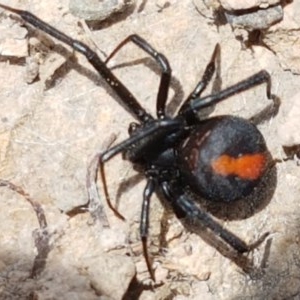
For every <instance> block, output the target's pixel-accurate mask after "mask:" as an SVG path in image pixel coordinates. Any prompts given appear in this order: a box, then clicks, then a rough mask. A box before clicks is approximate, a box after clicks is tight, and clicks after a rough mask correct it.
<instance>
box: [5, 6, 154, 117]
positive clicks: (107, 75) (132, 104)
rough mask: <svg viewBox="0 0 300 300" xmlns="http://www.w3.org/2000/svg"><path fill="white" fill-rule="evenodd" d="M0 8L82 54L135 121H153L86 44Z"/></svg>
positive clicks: (29, 16)
mask: <svg viewBox="0 0 300 300" xmlns="http://www.w3.org/2000/svg"><path fill="white" fill-rule="evenodd" d="M0 7H1V8H3V9H5V10H8V11H10V12H13V13H15V14H17V15H19V16H20V17H21V18H22V19H23V20H24V21H26V22H28V23H29V24H31V25H32V26H34V27H36V28H38V29H40V30H42V31H44V32H46V33H47V34H49V35H50V36H52V37H54V38H56V39H58V40H59V41H61V42H63V43H65V44H67V45H69V46H71V47H72V48H73V49H74V50H76V51H78V52H80V53H82V54H83V55H84V56H85V57H86V58H87V60H88V61H89V62H90V64H91V65H92V66H93V67H94V68H95V69H96V71H97V72H98V73H99V74H100V75H101V76H102V77H103V79H104V80H105V81H106V82H107V84H108V85H109V86H110V88H111V89H112V90H113V91H114V92H115V93H116V94H117V95H118V97H119V100H120V102H121V103H122V105H123V106H124V107H125V108H126V109H127V111H129V112H130V113H131V114H132V115H133V116H134V117H135V118H136V119H137V120H139V121H140V122H142V123H146V122H148V121H149V120H153V117H152V116H151V115H150V114H148V113H147V112H146V111H145V109H144V108H143V107H142V106H141V105H140V104H139V102H138V101H137V99H136V98H135V97H134V96H133V95H132V93H131V92H130V91H129V90H128V89H127V88H126V87H125V86H124V84H123V83H122V82H121V81H120V80H119V79H118V78H117V77H116V76H115V75H114V74H113V73H112V72H111V71H110V70H109V68H107V66H106V64H105V63H104V61H102V60H101V59H100V57H99V56H98V55H97V54H96V53H95V52H94V51H93V50H92V49H90V48H89V47H88V46H87V45H86V44H84V43H82V42H80V41H78V40H75V39H72V38H71V37H69V36H67V35H66V34H64V33H63V32H61V31H59V30H57V29H56V28H54V27H52V26H51V25H49V24H47V23H45V22H44V21H42V20H41V19H39V18H38V17H37V16H35V15H33V14H31V13H30V12H27V11H24V10H19V9H15V8H12V7H9V6H6V5H3V4H0Z"/></svg>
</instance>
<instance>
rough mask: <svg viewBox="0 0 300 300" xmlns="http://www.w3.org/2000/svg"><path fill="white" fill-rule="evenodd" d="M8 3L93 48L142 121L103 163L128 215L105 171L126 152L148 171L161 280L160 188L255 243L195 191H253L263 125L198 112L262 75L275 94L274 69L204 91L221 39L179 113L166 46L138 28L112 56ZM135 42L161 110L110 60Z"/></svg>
mask: <svg viewBox="0 0 300 300" xmlns="http://www.w3.org/2000/svg"><path fill="white" fill-rule="evenodd" d="M0 7H2V8H4V9H6V10H9V11H11V12H13V13H16V14H18V15H20V16H21V17H22V18H23V19H24V20H25V21H27V22H28V23H30V24H31V25H33V26H35V27H37V28H39V29H41V30H42V31H44V32H46V33H48V34H49V35H51V36H53V37H55V38H57V39H58V40H60V41H62V42H64V43H65V44H67V45H69V46H71V47H72V48H73V49H75V50H76V51H78V52H80V53H82V54H83V55H85V56H86V58H87V59H88V61H89V62H90V64H91V65H92V66H93V67H94V68H95V69H96V70H97V72H98V73H99V74H100V75H101V76H102V77H103V78H104V79H105V80H106V82H107V83H108V85H109V86H110V88H111V89H112V90H113V92H114V93H115V94H116V95H117V96H118V97H119V100H120V102H121V103H122V105H123V106H124V107H125V108H126V109H127V110H128V111H129V112H130V113H131V114H132V115H133V117H135V119H136V120H137V121H138V122H136V123H131V124H130V125H129V135H130V137H129V138H128V139H126V140H125V141H123V142H121V143H120V144H118V145H116V146H114V147H112V148H111V149H109V150H107V151H105V152H104V153H102V154H101V155H100V156H99V157H100V158H99V169H100V176H101V180H102V183H103V188H104V193H105V197H106V200H107V202H108V204H109V206H110V208H112V209H113V211H114V212H115V214H117V215H118V216H119V217H120V218H123V216H122V215H121V214H119V213H118V212H117V211H116V210H115V209H114V208H113V206H112V205H111V203H110V199H109V194H108V189H107V184H106V178H105V172H104V165H105V163H106V162H107V161H109V160H110V159H111V158H113V157H114V156H115V155H117V154H120V153H121V154H122V155H123V158H124V159H126V160H129V161H131V162H132V163H133V166H134V168H136V169H138V170H139V171H141V172H143V173H144V174H145V177H146V178H147V184H146V187H145V189H144V194H143V202H142V212H141V223H140V235H141V239H142V244H143V251H144V256H145V260H146V264H147V268H148V270H149V273H150V276H151V278H152V279H153V280H154V272H153V270H152V267H151V263H150V260H149V257H148V251H147V236H148V227H149V207H150V198H151V195H152V194H153V192H154V191H159V192H160V193H162V194H163V195H164V197H165V199H166V200H167V202H168V203H169V204H170V206H171V207H172V208H173V210H174V212H175V214H176V215H177V217H179V218H187V219H189V220H191V221H199V222H200V223H201V224H202V225H204V226H205V227H206V228H208V229H209V230H210V231H212V232H213V233H214V234H215V235H216V236H217V237H218V238H219V239H221V240H223V241H224V242H225V243H226V244H228V245H230V246H231V247H232V248H233V249H235V250H236V251H237V252H239V253H243V252H247V251H249V250H251V249H252V248H253V247H251V246H248V245H247V244H246V243H245V242H243V241H242V240H241V239H239V238H238V237H237V236H236V235H234V234H233V233H231V232H229V231H228V230H226V229H224V228H223V227H222V226H221V225H220V224H218V223H217V222H216V221H214V219H213V218H212V217H211V216H210V215H209V214H208V213H206V212H204V211H202V210H201V209H200V208H199V206H198V205H197V204H195V202H194V200H193V199H192V198H191V196H190V193H189V191H192V192H193V193H195V194H196V195H198V196H200V197H203V198H205V199H208V200H211V201H215V202H232V201H234V200H237V199H241V198H243V197H245V196H247V195H249V194H251V193H252V192H253V190H254V188H255V187H256V186H257V185H258V183H259V182H260V181H261V180H262V178H263V176H264V175H265V173H266V171H267V170H268V168H269V166H270V155H269V152H268V150H267V147H266V144H265V141H264V138H263V136H262V135H261V133H260V132H259V131H258V129H257V128H256V126H255V125H253V124H252V123H251V122H249V121H248V120H245V119H242V118H238V117H234V116H218V117H213V118H208V119H204V120H202V119H199V117H198V112H199V111H200V110H201V109H203V108H205V107H209V106H211V105H214V104H217V103H218V102H220V101H222V100H225V99H227V98H228V97H230V96H232V95H234V94H237V93H240V92H243V91H245V90H248V89H250V88H253V87H255V86H257V85H260V84H262V83H266V84H267V97H268V98H269V99H273V100H274V99H275V96H273V95H271V80H270V75H269V74H268V73H267V72H266V71H265V70H262V71H260V72H258V73H256V74H254V75H253V76H250V77H248V78H246V79H245V80H242V81H240V82H239V83H237V84H235V85H233V86H231V87H228V88H226V89H224V90H222V91H220V92H218V93H216V94H212V95H209V96H206V97H202V98H201V97H200V96H201V93H202V92H203V90H204V89H205V88H206V86H207V85H208V83H209V82H210V80H211V78H212V76H213V74H214V72H215V60H216V57H217V56H218V54H219V51H220V46H219V45H218V44H217V45H216V47H215V50H214V52H213V55H212V58H211V60H210V62H209V63H208V65H207V67H206V69H205V72H204V75H203V77H202V79H201V80H200V82H199V83H198V84H197V86H196V88H195V89H194V90H193V91H192V93H191V94H190V95H189V96H188V97H187V99H186V100H185V101H184V102H183V104H182V105H181V107H180V108H179V110H178V114H177V115H176V116H174V117H171V116H168V115H167V114H166V111H165V106H166V102H167V98H168V90H169V86H170V79H171V68H170V66H169V62H168V60H167V58H166V57H165V56H164V55H163V54H161V53H158V52H157V51H156V50H155V49H153V48H152V47H151V45H149V44H148V43H147V42H146V41H145V40H144V39H142V38H141V37H139V36H138V35H131V36H129V37H128V38H126V39H125V40H124V41H123V42H122V43H121V44H120V45H119V46H118V47H117V48H116V49H115V50H114V51H113V52H112V54H111V55H110V56H109V57H108V58H107V60H106V61H105V62H104V61H102V60H101V59H100V58H99V57H98V55H97V54H96V53H95V52H94V51H92V50H91V49H90V48H89V47H88V46H87V45H85V44H83V43H81V42H80V41H77V40H74V39H72V38H70V37H69V36H67V35H65V34H64V33H62V32H60V31H58V30H57V29H55V28H53V27H52V26H50V25H48V24H46V23H45V22H43V21H42V20H40V19H39V18H37V17H36V16H34V15H32V14H31V13H29V12H27V11H22V10H18V9H14V8H11V7H8V6H5V5H3V4H0ZM128 42H133V43H134V44H136V45H137V46H138V47H140V48H141V49H142V50H144V51H145V52H146V53H148V54H149V55H150V56H151V57H152V58H153V59H154V60H155V61H156V62H157V63H158V64H159V66H160V68H161V70H162V75H161V80H160V85H159V89H158V94H157V102H156V114H157V118H154V117H153V116H152V115H150V114H149V113H147V112H146V111H145V109H144V108H143V107H142V106H141V105H140V104H139V102H138V101H137V100H136V99H135V97H134V96H133V95H132V94H131V92H130V91H129V90H128V89H127V88H126V87H125V86H124V85H123V84H122V83H121V82H120V81H119V80H118V79H117V78H116V77H115V75H114V74H113V73H112V72H111V71H110V69H109V68H108V67H107V66H106V64H107V62H108V61H109V60H110V59H111V57H112V56H113V55H115V53H116V52H117V51H118V50H119V49H120V48H121V47H123V46H124V45H125V44H126V43H128ZM123 219H124V218H123ZM265 236H266V235H264V237H265ZM261 240H262V239H261ZM255 245H257V243H256V244H255Z"/></svg>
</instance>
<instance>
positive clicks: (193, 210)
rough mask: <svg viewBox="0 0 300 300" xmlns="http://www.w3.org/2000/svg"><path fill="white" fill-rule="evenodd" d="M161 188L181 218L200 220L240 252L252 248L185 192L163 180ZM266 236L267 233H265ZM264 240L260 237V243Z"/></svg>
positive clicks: (193, 221) (193, 220)
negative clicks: (203, 209) (202, 208)
mask: <svg viewBox="0 0 300 300" xmlns="http://www.w3.org/2000/svg"><path fill="white" fill-rule="evenodd" d="M161 188H162V191H163V193H164V195H165V197H166V199H167V200H168V202H169V203H170V205H171V207H172V208H173V210H174V212H175V214H176V216H177V217H178V218H179V219H182V218H186V220H187V221H189V222H190V223H191V224H193V223H195V222H200V223H201V224H202V225H203V226H205V227H206V228H209V229H210V230H211V231H212V232H213V233H214V234H215V235H216V236H217V237H219V238H221V239H222V240H223V241H225V242H226V243H227V244H228V245H230V246H231V247H232V248H233V249H235V250H236V251H237V252H239V253H244V252H248V251H250V250H251V249H252V246H248V245H247V244H246V243H245V242H244V241H242V240H241V239H240V238H239V237H237V236H236V235H235V234H233V233H232V232H230V231H228V230H227V229H225V228H223V227H222V226H221V225H220V224H219V223H217V222H216V221H215V220H214V219H213V218H212V217H211V216H210V215H209V214H208V213H206V212H204V211H202V210H201V209H200V208H199V207H198V206H197V205H196V204H195V203H194V201H192V199H190V198H189V196H188V195H186V194H185V193H184V192H182V191H177V190H175V189H174V187H171V186H170V184H169V183H167V182H163V183H162V184H161ZM265 238H266V235H264V239H265ZM264 239H263V240H264ZM263 240H261V239H259V241H260V243H261V242H263ZM260 243H255V245H256V246H258V245H259V244H260Z"/></svg>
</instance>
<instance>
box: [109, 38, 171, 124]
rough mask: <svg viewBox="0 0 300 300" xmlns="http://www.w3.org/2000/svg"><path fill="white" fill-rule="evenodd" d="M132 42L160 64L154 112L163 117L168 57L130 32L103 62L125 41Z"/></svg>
mask: <svg viewBox="0 0 300 300" xmlns="http://www.w3.org/2000/svg"><path fill="white" fill-rule="evenodd" d="M129 42H132V43H134V44H135V45H137V46H138V47H139V48H141V49H142V50H144V51H145V52H146V53H148V54H149V55H150V56H151V57H152V58H153V59H154V60H155V61H156V62H157V63H158V64H159V66H160V68H161V70H162V74H161V78H160V84H159V88H158V93H157V100H156V114H157V117H158V118H164V117H165V107H166V102H167V99H168V92H169V87H170V81H171V72H172V70H171V67H170V64H169V62H168V59H167V58H166V57H165V56H164V55H163V54H162V53H159V52H157V51H156V50H155V49H154V48H153V47H152V46H151V45H150V44H149V43H148V42H147V41H146V40H144V39H143V38H141V37H140V36H139V35H137V34H132V35H130V36H128V37H127V38H126V39H125V40H123V41H122V42H121V43H120V44H119V45H118V46H117V47H116V48H115V49H114V50H113V51H112V53H111V54H110V55H109V56H108V57H107V59H106V61H105V63H106V64H107V63H108V62H109V61H110V59H111V58H112V57H113V56H114V55H115V54H116V53H117V52H118V51H119V50H120V49H121V48H122V47H123V46H125V45H126V44H127V43H129Z"/></svg>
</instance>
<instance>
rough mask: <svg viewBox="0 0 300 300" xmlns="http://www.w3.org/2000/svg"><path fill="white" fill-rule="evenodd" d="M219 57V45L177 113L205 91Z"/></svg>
mask: <svg viewBox="0 0 300 300" xmlns="http://www.w3.org/2000/svg"><path fill="white" fill-rule="evenodd" d="M219 57H220V44H217V45H216V46H215V49H214V52H213V54H212V56H211V59H210V61H209V63H208V64H207V66H206V68H205V71H204V74H203V75H202V78H201V80H200V81H199V82H198V83H197V85H196V87H195V88H194V90H193V91H192V92H191V93H190V95H189V96H188V97H187V98H186V100H185V101H184V102H183V103H182V105H181V107H180V109H179V113H181V112H182V111H184V110H185V108H186V107H187V105H188V104H189V102H190V101H191V100H194V99H196V98H198V97H200V95H201V93H202V92H203V91H204V90H205V89H206V87H207V85H208V84H209V83H210V81H211V79H212V76H213V75H214V73H215V70H216V61H217V59H218V58H219Z"/></svg>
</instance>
